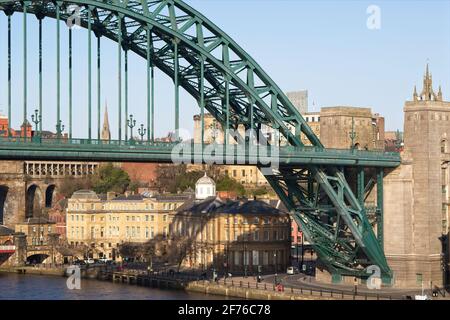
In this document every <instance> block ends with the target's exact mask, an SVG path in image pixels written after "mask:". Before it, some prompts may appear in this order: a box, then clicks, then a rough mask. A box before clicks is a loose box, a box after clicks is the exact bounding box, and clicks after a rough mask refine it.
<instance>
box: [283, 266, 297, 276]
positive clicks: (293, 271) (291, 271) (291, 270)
mask: <svg viewBox="0 0 450 320" xmlns="http://www.w3.org/2000/svg"><path fill="white" fill-rule="evenodd" d="M286 273H287V274H297V273H299V271H298V268H297V267H288V268H287V270H286Z"/></svg>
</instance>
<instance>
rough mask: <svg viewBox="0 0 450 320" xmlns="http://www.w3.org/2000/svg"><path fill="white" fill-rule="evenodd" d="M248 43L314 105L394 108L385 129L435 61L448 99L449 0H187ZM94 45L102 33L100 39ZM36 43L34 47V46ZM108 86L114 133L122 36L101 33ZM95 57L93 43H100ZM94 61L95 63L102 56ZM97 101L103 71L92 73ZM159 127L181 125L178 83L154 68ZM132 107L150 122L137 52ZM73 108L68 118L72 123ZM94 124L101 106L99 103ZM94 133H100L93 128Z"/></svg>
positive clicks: (79, 69)
mask: <svg viewBox="0 0 450 320" xmlns="http://www.w3.org/2000/svg"><path fill="white" fill-rule="evenodd" d="M186 2H188V3H189V4H190V5H192V6H193V7H194V8H196V9H197V10H198V11H200V12H202V13H203V14H204V15H206V16H207V17H208V18H209V19H210V20H212V21H213V22H214V23H215V24H216V25H218V26H219V27H220V28H221V29H222V30H224V31H225V32H226V33H228V34H229V35H230V36H231V37H232V38H234V40H236V42H237V43H239V44H240V45H241V47H242V48H244V49H245V50H246V51H247V52H249V53H250V54H251V55H252V56H253V58H254V59H255V60H256V61H257V62H258V63H259V64H260V65H261V66H262V67H263V69H264V70H265V71H266V72H267V73H268V74H269V75H270V76H271V77H272V78H273V79H274V80H275V82H277V83H278V85H279V86H280V87H281V88H282V89H283V90H284V91H292V90H300V89H308V90H309V96H310V105H311V106H312V104H313V102H314V104H315V110H318V109H319V108H320V107H322V106H333V105H352V106H361V107H372V108H373V111H374V112H379V113H381V114H382V115H384V116H385V118H386V129H388V130H395V129H397V128H400V129H401V128H402V126H403V111H402V109H403V105H404V102H405V100H407V99H410V98H411V95H412V90H413V87H414V85H418V88H419V89H421V87H422V85H421V82H422V76H423V72H424V69H425V65H426V63H427V61H429V63H430V69H431V71H432V73H433V80H434V83H435V87H436V89H437V86H438V85H439V84H441V85H442V89H443V93H444V98H446V99H447V100H450V0H441V1H419V0H418V1H406V0H405V1H356V0H355V1H336V0H334V1H302V0H291V1H287V0H189V1H186ZM370 5H377V6H379V8H380V9H381V29H379V30H369V29H368V28H367V26H366V21H367V19H368V17H369V15H368V14H367V12H366V10H367V8H368V6H370ZM44 21H45V23H44V68H45V69H44V92H45V99H44V115H43V116H44V127H45V128H47V129H51V130H54V124H55V112H54V111H53V110H54V109H55V83H56V82H55V74H56V68H55V54H54V52H55V43H54V42H55V40H54V34H55V21H54V20H51V19H46V20H44ZM28 26H29V35H28V48H29V53H28V68H29V76H28V77H29V78H28V79H29V90H28V91H29V94H28V106H29V107H28V113H29V114H31V112H32V110H34V109H35V108H36V107H37V105H38V104H37V101H38V100H37V93H38V88H37V22H36V19H35V18H34V17H33V16H30V17H29V18H28ZM21 28H22V17H21V15H19V14H17V15H14V16H13V37H14V46H13V92H14V97H13V109H14V112H15V114H14V116H13V124H14V125H15V126H17V125H18V123H19V122H20V119H21V117H22V106H23V100H22V81H23V80H22V73H23V71H22V62H21V59H22V36H21ZM61 30H62V38H61V46H62V51H61V53H62V55H63V56H62V61H61V62H62V70H61V72H62V73H61V79H62V80H64V83H63V84H62V87H61V89H62V96H61V101H62V106H63V108H67V99H68V98H67V77H68V75H67V32H66V30H65V29H64V27H62V28H61ZM6 35H7V33H6V17H5V16H4V15H3V14H2V15H0V70H2V72H0V110H3V113H6V111H7V96H6V94H7V91H6V83H7V82H6V81H7V79H6ZM74 41H75V49H74V50H75V52H74V55H75V58H74V69H75V71H74V83H75V87H76V90H75V91H76V94H75V98H76V99H75V101H74V108H75V109H76V111H75V112H74V115H75V117H76V121H74V135H75V136H85V128H86V127H87V119H86V117H85V116H81V115H85V114H87V112H86V110H87V89H86V88H87V80H86V79H87V78H86V70H87V62H86V61H87V60H86V52H87V46H86V45H87V36H86V32H85V31H84V30H77V31H75V32H74ZM93 48H94V49H95V43H94V42H93ZM32 50H35V51H34V52H33V51H32ZM102 50H103V66H102V67H103V71H104V72H103V74H102V81H103V93H102V96H101V100H102V112H103V104H104V101H105V100H107V101H108V108H109V113H110V123H111V126H112V133H113V138H116V136H117V133H116V131H117V130H116V127H117V126H116V123H117V83H116V77H117V75H116V72H117V61H116V55H117V45H116V44H115V43H112V42H111V41H109V40H102ZM93 61H95V51H94V50H93ZM94 65H95V64H94ZM93 75H94V77H93V85H94V87H93V106H96V101H97V100H96V99H97V98H96V89H95V88H96V87H95V83H96V82H95V81H96V73H95V70H94V73H93ZM156 79H157V84H156V112H157V116H156V121H155V122H156V135H158V136H160V135H165V134H166V133H167V132H168V131H169V130H172V129H173V127H174V125H173V87H172V84H171V81H170V80H169V79H167V78H166V77H165V76H164V75H162V74H161V73H159V72H158V73H157V75H156ZM129 101H130V102H129V105H130V107H129V108H130V112H132V113H133V114H135V117H136V118H137V119H138V122H139V123H140V122H145V111H144V110H145V106H146V95H145V61H143V60H142V59H140V58H138V57H136V56H134V54H130V99H129ZM181 101H182V104H181V109H182V111H181V127H184V128H187V129H192V126H193V121H192V116H193V114H194V113H195V112H196V111H197V109H198V108H197V106H196V104H195V101H194V100H193V99H192V98H190V97H189V95H188V94H186V93H185V92H182V94H181ZM67 121H68V120H67V112H66V111H63V122H64V123H65V124H66V125H67ZM93 132H94V133H96V112H94V113H93ZM94 135H95V134H94Z"/></svg>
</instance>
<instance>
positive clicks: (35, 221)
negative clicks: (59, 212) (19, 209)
mask: <svg viewBox="0 0 450 320" xmlns="http://www.w3.org/2000/svg"><path fill="white" fill-rule="evenodd" d="M14 228H15V232H20V233H23V234H24V235H25V236H26V240H27V246H45V245H48V244H49V243H50V242H51V241H50V238H51V236H52V235H57V233H56V224H55V223H54V222H51V221H48V220H47V219H45V218H28V219H27V220H26V221H25V222H22V223H18V224H16V225H15V227H14Z"/></svg>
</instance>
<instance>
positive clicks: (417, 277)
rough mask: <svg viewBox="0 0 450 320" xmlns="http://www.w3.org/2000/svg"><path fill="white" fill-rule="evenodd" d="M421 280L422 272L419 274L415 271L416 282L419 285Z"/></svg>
mask: <svg viewBox="0 0 450 320" xmlns="http://www.w3.org/2000/svg"><path fill="white" fill-rule="evenodd" d="M422 282H423V276H422V274H421V273H416V283H417V284H418V285H421V284H422Z"/></svg>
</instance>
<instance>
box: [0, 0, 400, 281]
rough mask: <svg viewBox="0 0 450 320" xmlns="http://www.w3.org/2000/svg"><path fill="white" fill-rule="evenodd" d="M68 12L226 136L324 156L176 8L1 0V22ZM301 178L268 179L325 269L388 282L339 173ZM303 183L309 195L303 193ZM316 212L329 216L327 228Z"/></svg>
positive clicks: (229, 48) (252, 72) (272, 86)
mask: <svg viewBox="0 0 450 320" xmlns="http://www.w3.org/2000/svg"><path fill="white" fill-rule="evenodd" d="M70 5H77V6H79V7H80V9H81V10H80V15H79V18H80V24H81V26H82V27H84V28H88V25H89V23H88V18H89V17H92V20H91V21H90V24H91V27H92V31H93V32H94V33H95V35H96V36H105V37H107V38H109V39H111V40H113V41H115V42H121V46H122V48H123V49H124V50H131V51H133V52H135V53H136V54H138V55H139V56H141V57H142V58H144V59H147V57H150V58H151V59H150V60H151V64H152V66H155V67H157V68H159V69H160V70H161V71H163V72H164V73H165V74H167V75H168V76H170V77H171V78H172V79H173V80H174V81H175V78H176V79H177V80H179V85H180V86H181V87H183V88H184V89H185V90H186V91H187V92H188V93H189V94H190V95H191V96H193V97H194V98H195V99H196V100H197V101H199V102H200V101H204V107H205V109H206V110H208V111H209V112H210V113H211V114H212V115H213V116H214V117H215V118H216V119H217V120H218V121H219V122H220V124H221V125H222V127H223V128H225V129H236V128H237V127H238V126H239V125H244V126H245V128H247V129H258V128H261V126H263V125H264V126H268V127H271V128H274V129H277V130H279V132H280V133H281V134H282V136H283V137H284V139H285V141H286V143H287V144H289V145H292V146H299V147H300V146H303V143H302V141H301V137H300V134H303V135H304V136H306V137H307V139H308V140H309V141H310V142H311V144H312V145H313V146H315V147H317V149H318V150H320V149H322V148H323V146H322V144H321V142H320V141H319V139H318V138H317V136H316V135H315V134H314V133H313V131H312V130H311V129H310V127H309V126H308V125H307V123H306V122H305V120H304V119H303V117H302V116H301V115H300V113H299V112H298V111H297V109H296V108H295V107H294V106H293V104H292V103H291V102H290V101H289V99H288V98H287V97H286V95H285V94H284V93H283V92H282V91H281V89H280V88H279V87H278V86H277V85H276V83H275V82H274V81H273V80H272V79H271V78H270V77H269V76H268V75H267V74H266V73H265V72H264V71H263V70H262V68H261V67H260V66H259V65H258V64H257V63H256V61H254V60H253V59H252V58H251V57H250V56H249V55H248V54H247V53H246V52H245V51H244V50H243V49H242V48H241V47H240V46H239V45H238V44H237V43H236V42H235V41H234V40H233V39H231V38H230V37H229V36H228V35H227V34H226V33H224V32H223V31H222V30H221V29H219V28H218V27H217V26H216V25H214V23H213V22H211V21H210V20H208V19H207V18H206V17H205V16H203V15H202V14H200V13H199V12H198V11H196V10H194V9H193V8H191V7H190V6H188V5H187V4H185V3H184V2H182V1H181V0H141V1H137V0H128V1H127V0H123V1H120V0H105V1H96V0H68V1H65V0H61V1H45V0H41V1H13V0H0V10H3V11H4V12H5V13H6V14H12V13H13V12H23V9H24V6H27V10H26V12H27V13H30V14H36V15H38V16H41V17H43V16H46V17H51V18H56V8H57V6H59V8H61V9H63V10H60V11H61V12H60V15H59V16H60V19H61V20H67V19H68V18H69V17H71V16H72V13H71V12H67V11H66V9H67V8H68V7H69V6H70ZM148 35H150V38H148ZM176 58H177V63H175V59H176ZM179 62H180V63H179ZM201 70H204V72H203V74H202V73H201ZM203 80H206V81H203ZM202 88H204V90H201V89H202ZM224 101H225V102H224ZM226 101H228V104H227V103H226ZM299 172H301V170H295V169H292V168H283V167H282V168H280V170H278V171H276V172H274V174H273V175H267V176H266V178H267V179H268V181H269V183H270V184H271V186H272V187H273V188H274V190H275V191H276V192H277V194H278V196H279V197H280V199H282V201H283V202H284V203H285V205H286V206H287V207H288V209H289V210H291V212H292V215H293V217H294V219H295V220H296V221H297V222H298V224H299V225H300V226H301V228H302V229H303V231H304V232H305V235H306V236H307V238H308V240H309V241H311V243H312V245H313V246H314V248H315V249H316V251H317V253H318V255H319V258H320V259H321V260H322V262H323V263H324V264H325V265H326V266H327V267H328V269H329V270H330V271H331V272H333V273H337V274H349V275H358V276H363V275H364V272H365V269H366V267H367V266H369V265H372V264H376V265H378V266H379V267H380V269H381V272H382V274H383V275H384V276H385V277H391V276H392V274H391V271H390V268H389V266H388V265H387V262H386V258H385V256H384V252H383V249H382V246H381V245H380V243H379V242H378V241H377V238H376V236H375V234H374V232H373V230H372V227H371V226H370V224H369V222H368V219H367V216H366V213H365V210H364V208H363V207H362V205H361V204H360V203H359V201H358V200H357V199H356V197H355V196H354V195H353V193H352V190H351V189H350V187H349V185H348V183H347V181H346V179H345V177H344V175H343V174H342V172H341V171H340V170H338V169H336V168H334V165H333V163H332V162H330V164H325V165H324V166H323V167H318V166H310V167H308V168H307V174H308V175H309V177H308V179H306V180H305V179H304V178H303V177H301V174H299ZM304 183H307V184H308V183H309V184H310V185H311V186H312V187H311V188H309V187H308V188H307V190H306V188H305V185H304ZM313 198H317V199H319V198H326V200H325V201H315V200H313ZM318 212H319V213H322V214H324V215H327V216H328V217H327V222H324V221H323V219H322V217H321V216H320V214H318ZM367 276H368V275H367Z"/></svg>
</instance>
